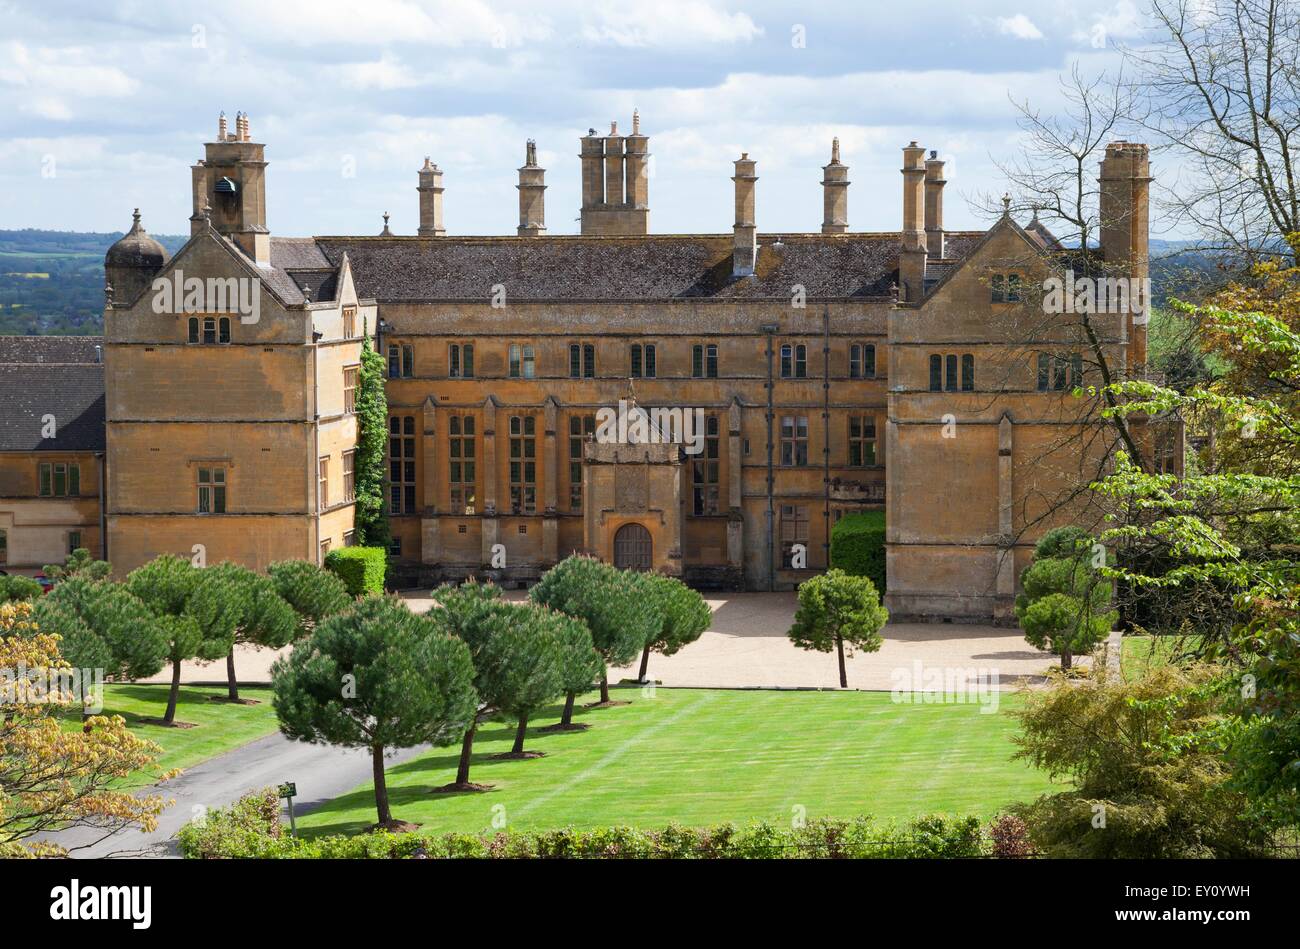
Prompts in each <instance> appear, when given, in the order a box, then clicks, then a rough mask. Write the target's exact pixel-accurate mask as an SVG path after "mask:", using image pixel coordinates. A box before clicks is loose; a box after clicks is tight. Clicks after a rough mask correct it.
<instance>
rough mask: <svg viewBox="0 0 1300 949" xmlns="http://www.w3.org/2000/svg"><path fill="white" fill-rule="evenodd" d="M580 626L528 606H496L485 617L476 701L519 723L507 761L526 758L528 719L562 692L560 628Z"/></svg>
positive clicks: (574, 621) (570, 618)
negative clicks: (525, 737) (525, 746)
mask: <svg viewBox="0 0 1300 949" xmlns="http://www.w3.org/2000/svg"><path fill="white" fill-rule="evenodd" d="M574 625H579V621H578V620H575V619H573V618H572V617H570V616H565V615H564V614H563V613H557V612H555V611H554V610H549V609H546V608H545V607H540V606H535V605H533V604H531V603H506V602H500V603H497V604H495V605H493V606H492V607H491V608H490V609H489V610H488V612H487V614H486V621H485V622H484V624H483V629H484V631H485V632H486V633H487V641H486V643H485V644H484V646H483V648H482V650H481V651H480V653H479V655H480V657H481V658H480V662H481V664H482V667H483V671H482V672H481V673H480V675H481V676H482V678H483V680H484V689H483V691H481V692H480V693H479V696H480V698H481V699H482V700H483V701H484V702H485V703H487V704H488V705H489V706H492V707H494V708H497V709H499V710H500V711H502V712H505V713H507V714H508V715H510V716H511V717H512V718H514V719H515V721H516V722H517V723H518V725H517V727H516V728H515V743H514V747H513V748H511V750H510V752H509V753H508V755H507V756H508V757H512V758H522V757H527V756H528V753H527V752H525V751H524V736H525V734H526V733H527V730H528V719H529V717H530V716H531V715H532V714H533V713H534V712H535V711H536V710H537V709H538V708H540V707H541V706H543V705H545V704H546V703H547V702H549V701H551V700H552V699H554V698H557V697H558V696H560V695H561V694H562V693H563V691H564V661H565V656H564V654H563V652H562V651H561V650H562V647H561V641H560V635H561V629H562V628H564V627H571V626H574Z"/></svg>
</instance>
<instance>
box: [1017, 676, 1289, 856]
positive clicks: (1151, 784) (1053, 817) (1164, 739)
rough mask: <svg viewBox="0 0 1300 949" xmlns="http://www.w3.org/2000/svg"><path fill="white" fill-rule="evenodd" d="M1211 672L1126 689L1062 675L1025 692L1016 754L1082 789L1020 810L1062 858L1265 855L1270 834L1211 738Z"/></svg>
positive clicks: (1215, 710)
mask: <svg viewBox="0 0 1300 949" xmlns="http://www.w3.org/2000/svg"><path fill="white" fill-rule="evenodd" d="M1209 679H1210V673H1209V670H1207V669H1200V670H1193V671H1188V672H1184V671H1181V670H1179V669H1177V668H1175V667H1172V666H1162V667H1153V668H1152V669H1151V670H1150V671H1148V673H1147V674H1146V675H1145V676H1144V677H1143V678H1141V679H1139V680H1137V681H1135V682H1124V681H1121V680H1119V679H1116V678H1111V677H1108V676H1107V674H1106V671H1105V670H1104V669H1101V670H1099V671H1098V675H1097V676H1096V677H1094V678H1093V679H1089V680H1085V681H1082V682H1079V681H1065V680H1062V679H1058V680H1057V681H1056V682H1055V683H1053V684H1052V685H1051V686H1049V687H1048V688H1047V689H1045V690H1041V691H1032V692H1029V693H1027V698H1026V702H1025V707H1024V708H1023V709H1022V710H1021V711H1020V712H1019V713H1017V717H1018V718H1019V719H1020V723H1021V729H1022V731H1021V734H1020V735H1018V736H1016V737H1015V738H1014V739H1013V740H1014V741H1015V743H1016V744H1017V745H1018V746H1019V748H1020V750H1019V751H1018V752H1017V753H1016V756H1017V757H1019V758H1024V759H1026V760H1028V761H1030V762H1032V763H1033V764H1034V766H1035V767H1037V768H1041V769H1042V770H1043V771H1046V772H1047V773H1048V774H1049V775H1051V776H1052V777H1053V778H1067V779H1069V780H1070V781H1071V782H1072V784H1073V787H1072V788H1071V789H1070V790H1068V791H1063V792H1060V793H1057V794H1047V795H1043V796H1042V797H1040V798H1038V799H1037V800H1036V801H1034V802H1032V803H1030V804H1026V805H1020V806H1018V807H1014V808H1012V811H1013V812H1014V813H1016V814H1017V815H1018V816H1020V817H1021V818H1022V819H1023V820H1024V821H1025V823H1026V824H1027V825H1028V828H1029V833H1030V837H1031V838H1032V839H1033V841H1034V843H1035V844H1036V845H1037V847H1038V849H1039V850H1041V851H1043V852H1045V853H1047V854H1048V855H1050V856H1056V857H1075V858H1078V857H1102V858H1128V859H1144V860H1150V859H1167V858H1187V857H1247V856H1259V855H1261V853H1262V852H1263V850H1264V848H1266V846H1267V844H1268V836H1267V834H1265V833H1262V832H1261V830H1260V829H1259V828H1258V827H1257V826H1252V824H1251V822H1250V821H1249V820H1248V819H1246V817H1245V811H1246V802H1245V799H1244V796H1243V795H1242V794H1241V793H1240V792H1237V791H1234V790H1233V789H1232V788H1231V786H1230V784H1229V777H1230V769H1229V766H1228V763H1227V761H1225V760H1224V758H1223V755H1222V752H1221V747H1220V745H1219V743H1218V742H1217V740H1215V738H1214V737H1213V729H1211V728H1208V727H1207V726H1210V725H1212V723H1214V722H1215V721H1216V720H1217V718H1218V716H1219V714H1220V712H1221V711H1222V708H1223V698H1222V697H1221V696H1219V695H1216V694H1215V691H1214V690H1213V689H1211V688H1209V687H1208V686H1209V684H1210V682H1209Z"/></svg>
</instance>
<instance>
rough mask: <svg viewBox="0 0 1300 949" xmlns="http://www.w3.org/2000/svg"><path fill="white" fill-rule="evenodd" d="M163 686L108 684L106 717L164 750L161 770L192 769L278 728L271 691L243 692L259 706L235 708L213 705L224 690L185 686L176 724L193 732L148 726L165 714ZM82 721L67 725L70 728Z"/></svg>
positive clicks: (182, 688) (165, 702)
mask: <svg viewBox="0 0 1300 949" xmlns="http://www.w3.org/2000/svg"><path fill="white" fill-rule="evenodd" d="M167 689H168V687H167V686H165V685H106V686H104V710H103V712H102V713H101V714H104V715H121V716H122V717H123V718H124V719H126V724H127V728H129V729H130V730H131V731H132V732H134V733H135V734H136V735H138V736H139V737H141V738H147V739H148V740H149V741H152V742H153V743H154V744H156V745H158V746H160V747H161V748H162V749H163V753H162V755H161V756H160V757H159V759H158V765H159V767H161V768H162V769H163V770H170V769H172V768H188V767H191V766H193V765H196V764H198V763H199V762H200V761H204V760H206V759H208V758H211V757H212V756H214V755H219V754H221V753H222V752H226V751H231V750H233V749H235V748H238V747H239V746H240V745H244V744H247V743H248V742H250V741H253V740H254V739H256V738H261V737H262V736H263V735H269V734H271V733H272V732H274V731H275V730H276V729H277V728H279V723H278V722H277V721H276V718H275V710H274V709H273V708H271V690H270V689H265V688H262V689H258V688H243V687H241V688H240V690H239V694H240V697H241V698H248V699H256V700H257V701H258V704H257V705H232V704H230V703H228V702H210V701H208V696H210V695H225V694H226V690H225V689H224V688H215V687H213V688H202V687H195V686H181V691H180V696H179V701H178V703H177V705H176V721H178V722H188V723H191V724H193V725H196V726H197V727H195V728H167V727H165V726H163V725H155V724H153V723H151V722H147V721H144V719H148V718H162V715H163V712H165V711H166V710H167ZM79 722H80V718H79V717H78V718H77V719H76V720H75V721H74V720H72V719H70V720H69V723H68V724H69V727H77V723H79Z"/></svg>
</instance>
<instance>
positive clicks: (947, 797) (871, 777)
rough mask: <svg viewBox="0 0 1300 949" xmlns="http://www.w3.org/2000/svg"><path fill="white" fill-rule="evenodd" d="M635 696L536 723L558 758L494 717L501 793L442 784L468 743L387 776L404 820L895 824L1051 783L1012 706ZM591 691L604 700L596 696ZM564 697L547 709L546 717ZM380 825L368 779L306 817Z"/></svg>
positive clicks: (431, 827)
mask: <svg viewBox="0 0 1300 949" xmlns="http://www.w3.org/2000/svg"><path fill="white" fill-rule="evenodd" d="M615 697H616V698H619V697H628V698H631V699H632V700H633V702H632V704H631V705H626V706H619V707H614V708H606V709H592V710H580V712H579V718H578V720H579V721H585V722H589V723H591V725H592V727H591V729H590V730H588V731H585V732H568V733H563V734H547V733H543V732H539V731H535V730H534V729H532V728H530V729H529V735H528V741H527V744H526V747H527V748H528V749H530V750H536V751H545V752H546V754H547V756H546V757H544V758H538V759H533V760H527V761H494V760H491V758H490V755H492V754H493V753H496V752H500V751H504V750H508V749H509V746H510V739H511V738H512V736H513V731H514V729H513V726H512V725H510V724H507V723H503V722H491V723H488V724H486V725H484V726H482V727H481V728H480V731H479V737H478V741H477V742H476V743H475V755H474V764H473V770H472V771H471V779H472V780H474V781H477V782H479V783H483V784H493V785H495V789H494V790H492V791H490V792H487V793H463V794H437V795H434V794H430V793H429V792H430V789H431V788H434V787H437V786H439V785H443V784H447V783H449V782H450V781H451V780H452V779H453V778H454V776H455V769H456V759H457V755H458V752H459V747H453V748H442V749H437V750H435V751H433V752H431V753H429V754H426V755H424V756H422V757H420V758H416V759H414V760H412V761H409V762H406V763H405V764H399V765H394V766H391V767H390V768H389V771H388V787H389V794H390V798H391V802H392V805H393V812H394V816H395V817H396V818H397V819H398V820H406V821H414V822H417V823H420V824H422V825H423V827H422V828H421V830H422V832H425V833H441V832H445V831H466V832H478V831H489V832H490V831H491V830H492V827H493V819H494V817H497V818H498V820H499V818H500V817H501V816H504V818H505V820H506V821H507V822H508V826H510V827H511V828H514V829H518V830H528V829H533V830H536V829H544V828H554V827H561V826H566V825H571V826H574V827H596V826H602V825H612V824H624V825H636V826H642V827H660V826H663V825H665V824H668V823H669V822H674V821H675V822H677V823H680V824H686V825H695V826H699V825H704V824H710V823H716V822H720V821H735V822H737V823H745V822H748V821H751V820H758V819H767V820H770V821H773V822H781V823H788V822H789V820H790V819H791V816H792V814H793V813H794V808H796V807H799V806H802V807H803V808H805V809H806V815H807V816H808V817H809V818H812V817H853V816H856V815H858V814H872V815H874V816H875V817H877V818H880V819H883V820H889V819H900V820H901V819H906V818H910V817H914V816H918V815H921V814H924V813H934V812H946V813H956V814H968V813H969V814H978V815H981V816H992V815H993V814H994V813H995V812H996V811H997V810H998V809H999V808H1000V807H1001V806H1003V805H1005V804H1007V803H1010V802H1012V801H1017V800H1025V799H1029V798H1032V797H1034V796H1036V795H1037V794H1040V793H1042V792H1044V791H1047V790H1049V788H1050V787H1051V785H1050V784H1049V782H1048V780H1047V779H1046V777H1045V776H1043V775H1042V774H1040V773H1038V772H1035V771H1033V770H1031V769H1030V768H1029V767H1028V766H1026V765H1025V764H1023V763H1021V762H1018V761H1016V762H1013V761H1011V760H1010V756H1011V754H1012V752H1013V751H1014V748H1013V746H1012V744H1011V742H1010V740H1009V738H1010V735H1011V734H1012V732H1013V731H1014V729H1015V727H1016V723H1015V720H1014V719H1013V718H1012V717H1011V716H1010V715H1008V714H1007V711H1008V710H1009V709H1011V708H1014V707H1016V706H1018V705H1019V704H1020V700H1019V697H1018V696H1014V695H1010V694H1006V693H1004V694H1003V695H1002V696H1001V698H1002V702H1001V711H1000V712H998V713H996V714H980V712H979V707H978V706H977V705H956V704H950V705H937V704H935V705H905V704H895V703H893V702H892V701H891V696H890V695H889V694H888V693H880V692H775V691H774V692H760V691H723V690H695V689H664V688H661V689H658V690H657V692H656V693H655V694H654V695H653V697H645V696H643V695H642V693H641V692H640V691H639V690H636V689H630V690H618V691H617V692H616V694H615ZM588 698H589V699H590V698H591V697H588ZM558 712H559V709H558V708H554V709H551V710H549V711H547V713H546V714H544V715H540V716H538V723H539V724H541V725H547V724H550V723H551V722H554V721H555V720H556V719H557V716H558ZM374 821H375V809H374V794H373V790H372V789H371V786H370V785H369V784H367V785H366V786H364V787H361V788H358V789H356V790H355V791H353V792H351V793H349V794H347V795H344V796H343V797H341V798H337V799H335V800H333V801H331V802H329V803H328V804H326V805H324V806H322V807H321V808H320V809H319V810H316V811H313V812H312V813H310V814H308V815H306V816H304V817H303V818H301V819H300V820H299V822H298V824H299V827H301V828H310V830H311V832H313V833H326V832H330V833H339V832H344V833H355V832H358V831H361V830H363V829H364V828H365V827H366V826H367V825H369V824H373V823H374Z"/></svg>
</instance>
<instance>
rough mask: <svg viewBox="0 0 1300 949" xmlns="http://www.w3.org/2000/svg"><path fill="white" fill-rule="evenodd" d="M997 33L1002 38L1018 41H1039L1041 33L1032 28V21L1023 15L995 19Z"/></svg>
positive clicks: (1037, 29) (1036, 28) (1034, 27)
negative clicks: (1007, 37)
mask: <svg viewBox="0 0 1300 949" xmlns="http://www.w3.org/2000/svg"><path fill="white" fill-rule="evenodd" d="M997 23H998V32H999V33H1001V34H1002V35H1003V36H1014V37H1015V38H1016V39H1018V40H1041V39H1042V38H1043V31H1042V30H1040V29H1039V28H1038V27H1036V26H1034V21H1033V20H1031V19H1029V17H1027V16H1025V15H1024V14H1023V13H1017V14H1016V15H1015V16H1000V17H998V19H997Z"/></svg>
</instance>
